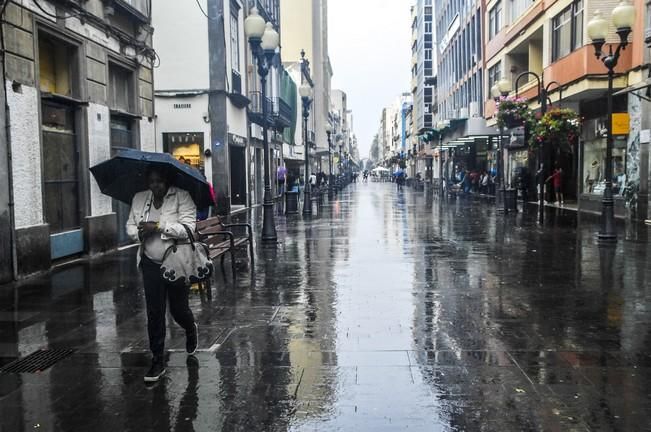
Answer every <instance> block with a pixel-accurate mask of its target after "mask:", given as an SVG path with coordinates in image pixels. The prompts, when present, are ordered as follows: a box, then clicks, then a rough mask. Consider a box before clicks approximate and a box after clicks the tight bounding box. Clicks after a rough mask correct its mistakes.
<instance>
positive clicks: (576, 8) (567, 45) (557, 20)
mask: <svg viewBox="0 0 651 432" xmlns="http://www.w3.org/2000/svg"><path fill="white" fill-rule="evenodd" d="M582 45H583V0H579V1H575V2H574V3H572V4H571V5H570V6H568V7H567V8H566V9H565V10H563V11H562V12H561V13H560V14H558V15H556V16H555V17H554V19H553V20H552V61H556V60H558V59H559V58H561V57H564V56H566V55H568V54H569V53H571V52H572V51H574V50H576V49H577V48H579V47H581V46H582Z"/></svg>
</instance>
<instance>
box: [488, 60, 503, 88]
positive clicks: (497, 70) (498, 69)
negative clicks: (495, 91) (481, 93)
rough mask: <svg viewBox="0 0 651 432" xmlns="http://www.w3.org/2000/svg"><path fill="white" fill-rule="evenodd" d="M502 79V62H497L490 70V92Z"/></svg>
mask: <svg viewBox="0 0 651 432" xmlns="http://www.w3.org/2000/svg"><path fill="white" fill-rule="evenodd" d="M501 77H502V62H497V63H495V65H494V66H493V67H491V68H489V69H488V90H489V91H490V89H491V88H492V87H493V85H495V83H496V82H498V81H499V80H500V78H501Z"/></svg>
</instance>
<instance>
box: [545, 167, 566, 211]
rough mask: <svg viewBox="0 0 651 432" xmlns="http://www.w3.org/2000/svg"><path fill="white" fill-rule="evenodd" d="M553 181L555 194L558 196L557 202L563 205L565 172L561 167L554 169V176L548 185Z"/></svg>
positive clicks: (549, 178)
mask: <svg viewBox="0 0 651 432" xmlns="http://www.w3.org/2000/svg"><path fill="white" fill-rule="evenodd" d="M550 180H551V182H552V186H553V187H554V194H556V202H557V203H558V205H563V204H564V202H563V170H562V169H561V168H559V167H556V169H554V172H553V173H552V175H550V176H549V177H548V178H547V180H545V183H548V182H549V181H550Z"/></svg>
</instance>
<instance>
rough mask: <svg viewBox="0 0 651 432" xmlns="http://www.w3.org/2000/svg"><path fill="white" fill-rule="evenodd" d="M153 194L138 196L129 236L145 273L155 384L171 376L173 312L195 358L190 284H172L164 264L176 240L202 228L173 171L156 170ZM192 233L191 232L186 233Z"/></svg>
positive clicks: (151, 185) (151, 178) (195, 332)
mask: <svg viewBox="0 0 651 432" xmlns="http://www.w3.org/2000/svg"><path fill="white" fill-rule="evenodd" d="M147 180H148V184H149V190H146V191H143V192H138V193H137V194H136V195H135V196H134V197H133V201H132V204H131V211H130V213H129V219H128V221H127V225H126V228H127V234H128V235H129V236H130V237H131V238H132V239H133V240H134V241H137V242H140V247H139V249H138V255H137V263H138V267H139V268H140V270H141V271H142V277H143V282H144V287H145V301H146V306H147V332H148V335H149V348H150V350H151V352H152V363H151V367H150V369H149V371H148V372H147V374H146V375H145V382H148V383H152V382H156V381H158V380H159V379H160V377H161V376H162V375H163V374H165V359H164V355H165V331H166V324H165V313H166V308H167V303H168V301H169V306H170V312H171V314H172V317H173V318H174V321H176V322H177V323H178V324H179V325H180V326H181V327H182V328H183V329H184V330H185V334H186V351H187V352H188V354H194V352H195V351H196V349H197V345H198V328H197V324H196V322H195V320H194V316H193V314H192V311H191V310H190V306H189V300H188V298H189V292H190V287H189V286H188V285H184V284H183V285H171V284H169V283H167V282H166V281H165V280H164V279H163V276H162V274H161V264H162V262H163V258H164V256H165V252H166V251H167V249H168V247H170V246H171V245H173V244H174V240H184V239H187V238H188V230H189V231H190V232H193V231H194V230H195V227H196V215H197V208H196V206H195V204H194V201H193V200H192V197H191V196H190V194H189V193H188V192H186V191H185V190H182V189H179V188H177V187H174V186H170V181H169V178H168V175H167V172H166V171H165V170H164V169H160V168H150V169H149V171H148V172H147ZM186 228H187V229H186Z"/></svg>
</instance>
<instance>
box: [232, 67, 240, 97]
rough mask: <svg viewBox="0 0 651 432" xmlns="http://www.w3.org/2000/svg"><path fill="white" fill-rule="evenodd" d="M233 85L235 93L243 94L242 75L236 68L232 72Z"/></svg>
mask: <svg viewBox="0 0 651 432" xmlns="http://www.w3.org/2000/svg"><path fill="white" fill-rule="evenodd" d="M231 86H232V92H233V93H236V94H242V76H241V75H240V73H239V72H238V71H236V70H233V71H232V73H231Z"/></svg>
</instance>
